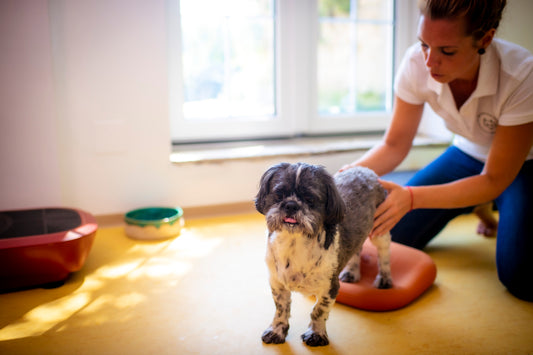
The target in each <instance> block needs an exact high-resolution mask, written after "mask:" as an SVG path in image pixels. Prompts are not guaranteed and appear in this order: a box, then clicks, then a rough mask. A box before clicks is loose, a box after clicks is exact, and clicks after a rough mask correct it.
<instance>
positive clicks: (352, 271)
mask: <svg viewBox="0 0 533 355" xmlns="http://www.w3.org/2000/svg"><path fill="white" fill-rule="evenodd" d="M360 262H361V247H360V248H358V249H357V250H356V251H355V252H354V254H353V255H352V257H351V258H350V260H348V262H347V263H346V266H345V267H344V270H342V272H341V274H340V276H339V279H340V280H341V281H342V282H347V283H355V282H358V281H359V279H360V278H361V269H360Z"/></svg>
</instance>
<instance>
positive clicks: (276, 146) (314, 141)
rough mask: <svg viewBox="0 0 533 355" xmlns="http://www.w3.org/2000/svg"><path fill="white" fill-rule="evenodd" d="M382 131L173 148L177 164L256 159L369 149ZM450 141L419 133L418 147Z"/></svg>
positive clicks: (415, 141)
mask: <svg viewBox="0 0 533 355" xmlns="http://www.w3.org/2000/svg"><path fill="white" fill-rule="evenodd" d="M381 138H382V136H381V135H360V136H341V137H306V138H293V139H280V140H269V141H246V142H231V143H206V144H188V145H179V146H177V147H174V148H173V151H172V153H171V155H170V161H171V162H172V163H173V164H191V163H217V162H218V163H220V162H224V161H230V160H256V159H266V158H273V157H276V158H279V157H296V156H316V155H329V154H337V153H347V152H356V151H365V150H368V149H370V148H372V147H373V146H374V145H376V144H377V143H379V142H380V140H381ZM449 143H450V142H449V141H447V140H442V139H438V138H434V137H428V136H423V135H418V136H417V137H416V138H415V140H414V143H413V145H414V146H415V147H444V146H447V145H449Z"/></svg>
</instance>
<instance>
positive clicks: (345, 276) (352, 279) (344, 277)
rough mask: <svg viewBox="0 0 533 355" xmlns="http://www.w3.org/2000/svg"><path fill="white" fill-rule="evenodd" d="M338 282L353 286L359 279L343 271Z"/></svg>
mask: <svg viewBox="0 0 533 355" xmlns="http://www.w3.org/2000/svg"><path fill="white" fill-rule="evenodd" d="M339 280H341V281H342V282H346V283H350V284H353V283H356V282H358V281H359V277H357V276H355V274H354V273H352V272H350V271H343V272H342V273H341V275H340V276H339Z"/></svg>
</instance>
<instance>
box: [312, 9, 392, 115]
mask: <svg viewBox="0 0 533 355" xmlns="http://www.w3.org/2000/svg"><path fill="white" fill-rule="evenodd" d="M319 15H320V17H319V21H320V29H319V30H320V36H319V43H318V101H319V102H318V110H319V113H320V114H326V115H332V114H333V115H334V114H354V113H358V112H366V111H385V110H387V108H388V107H390V103H389V102H388V101H389V100H390V91H391V89H392V87H391V85H392V78H391V76H392V65H393V55H392V53H393V52H392V48H393V30H394V28H393V1H392V0H379V1H378V0H351V1H349V0H319Z"/></svg>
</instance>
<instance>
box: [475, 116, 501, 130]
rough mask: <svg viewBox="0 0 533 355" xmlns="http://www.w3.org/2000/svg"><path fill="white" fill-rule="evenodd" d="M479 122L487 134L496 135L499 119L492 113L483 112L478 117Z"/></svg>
mask: <svg viewBox="0 0 533 355" xmlns="http://www.w3.org/2000/svg"><path fill="white" fill-rule="evenodd" d="M477 122H478V124H479V126H480V127H481V129H482V130H483V131H485V132H486V133H490V134H494V133H495V132H496V127H497V126H498V119H497V118H496V117H494V116H493V115H491V114H490V113H486V112H481V113H479V114H478V115H477Z"/></svg>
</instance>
